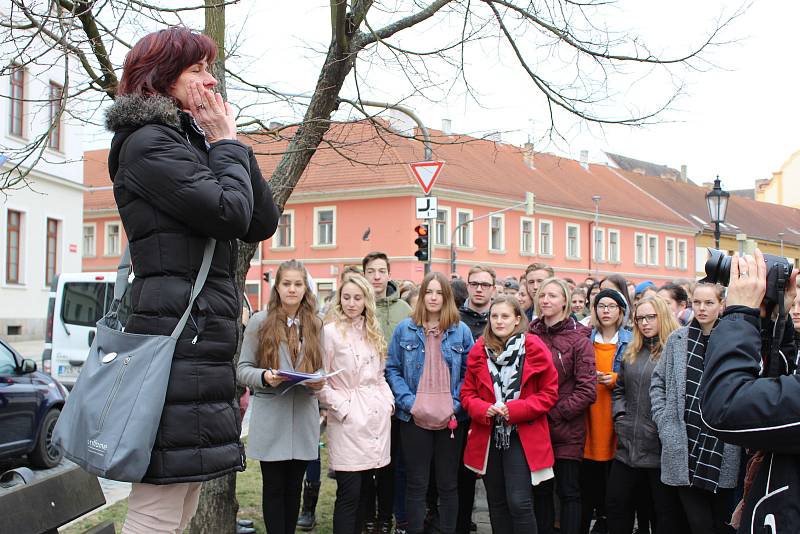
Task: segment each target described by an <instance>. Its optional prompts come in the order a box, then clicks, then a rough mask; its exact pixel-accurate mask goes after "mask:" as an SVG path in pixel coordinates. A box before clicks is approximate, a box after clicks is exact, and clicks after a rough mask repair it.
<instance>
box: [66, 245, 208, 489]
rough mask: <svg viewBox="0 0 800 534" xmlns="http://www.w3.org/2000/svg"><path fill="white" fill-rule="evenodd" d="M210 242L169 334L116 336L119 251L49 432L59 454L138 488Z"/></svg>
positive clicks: (125, 273) (123, 273)
mask: <svg viewBox="0 0 800 534" xmlns="http://www.w3.org/2000/svg"><path fill="white" fill-rule="evenodd" d="M215 245H216V241H215V240H214V239H209V240H208V242H207V243H206V248H205V252H204V254H203V263H202V265H201V267H200V271H199V272H198V273H197V279H196V280H195V283H194V286H193V287H192V294H191V298H190V299H189V305H188V306H187V307H186V311H185V312H184V313H183V316H182V317H181V319H180V321H178V324H177V326H176V327H175V330H174V331H173V332H172V335H170V336H161V335H148V334H132V333H128V332H124V331H123V325H122V324H121V323H120V321H119V318H118V311H119V307H120V303H121V302H122V297H123V296H124V295H125V291H126V290H127V288H128V277H129V275H130V272H131V261H130V250H129V249H126V250H125V254H123V256H122V259H121V261H120V264H119V268H118V270H117V281H116V285H115V286H114V301H113V302H112V303H111V306H110V308H109V311H108V313H107V314H106V315H105V316H104V317H103V318H102V319H100V320H99V321H98V322H97V335H96V336H95V338H94V342H93V343H92V347H91V348H90V349H89V356H88V357H87V358H86V363H84V365H83V369H82V370H81V373H80V375H79V376H78V380H77V382H76V383H75V387H74V388H73V389H72V392H71V393H70V395H69V398H68V399H67V403H66V405H65V406H64V409H63V411H62V412H61V416H60V417H59V418H58V422H57V423H56V427H55V430H54V434H53V442H54V443H55V444H56V446H58V447H60V448H61V449H63V451H64V456H66V457H67V458H68V459H70V460H72V461H73V462H75V463H76V464H78V465H79V466H81V467H82V468H83V469H85V470H86V471H88V472H90V473H93V474H95V475H97V476H101V477H104V478H109V479H111V480H121V481H125V482H139V481H141V480H142V478H143V477H144V475H145V473H146V472H147V468H148V466H149V464H150V453H151V451H152V449H153V444H154V443H155V440H156V432H157V431H158V425H159V421H160V420H161V412H162V410H163V409H164V399H165V398H166V395H167V385H168V384H169V373H170V367H171V365H172V355H173V353H174V352H175V345H176V344H177V342H178V336H180V334H181V332H182V331H183V328H184V326H186V322H187V321H188V320H189V314H190V313H191V311H192V305H193V304H194V301H195V299H196V298H197V295H198V294H200V291H201V290H202V289H203V285H204V284H205V281H206V277H207V276H208V271H209V268H210V267H211V259H212V257H213V255H214V247H215Z"/></svg>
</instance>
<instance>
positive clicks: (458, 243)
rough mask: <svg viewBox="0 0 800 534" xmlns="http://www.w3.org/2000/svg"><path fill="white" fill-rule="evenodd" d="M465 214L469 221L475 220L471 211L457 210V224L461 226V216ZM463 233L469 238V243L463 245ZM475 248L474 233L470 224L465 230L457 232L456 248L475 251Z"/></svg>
mask: <svg viewBox="0 0 800 534" xmlns="http://www.w3.org/2000/svg"><path fill="white" fill-rule="evenodd" d="M462 213H463V214H465V215H466V216H467V220H468V221H471V220H472V218H473V214H472V213H473V212H472V210H471V209H466V208H456V219H455V224H459V215H461V214H462ZM461 232H465V236H466V238H467V243H466V244H463V243H462V242H461ZM474 247H475V242H474V241H473V232H472V223H468V224H467V225H465V226H464V229H463V230H459V231H458V232H456V248H457V249H462V250H466V249H473V248H474Z"/></svg>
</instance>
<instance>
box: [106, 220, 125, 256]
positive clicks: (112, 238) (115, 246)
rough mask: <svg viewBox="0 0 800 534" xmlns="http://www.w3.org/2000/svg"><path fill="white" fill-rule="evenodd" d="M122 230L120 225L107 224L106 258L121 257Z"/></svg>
mask: <svg viewBox="0 0 800 534" xmlns="http://www.w3.org/2000/svg"><path fill="white" fill-rule="evenodd" d="M120 245H121V242H120V228H119V223H106V248H105V252H104V254H105V255H106V256H119V255H120V254H121V248H120Z"/></svg>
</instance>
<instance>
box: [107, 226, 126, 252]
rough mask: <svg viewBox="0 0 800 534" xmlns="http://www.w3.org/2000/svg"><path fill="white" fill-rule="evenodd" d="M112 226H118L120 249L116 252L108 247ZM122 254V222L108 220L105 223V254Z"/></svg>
mask: <svg viewBox="0 0 800 534" xmlns="http://www.w3.org/2000/svg"><path fill="white" fill-rule="evenodd" d="M111 226H116V227H117V232H118V233H117V241H118V243H117V245H118V247H119V250H117V251H116V252H114V251H111V250H109V249H108V229H109V227H111ZM121 254H122V223H121V222H113V221H108V222H105V223H103V256H120V255H121Z"/></svg>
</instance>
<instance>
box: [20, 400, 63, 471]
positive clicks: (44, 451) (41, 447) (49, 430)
mask: <svg viewBox="0 0 800 534" xmlns="http://www.w3.org/2000/svg"><path fill="white" fill-rule="evenodd" d="M59 415H61V410H58V409H53V410H50V411H49V412H47V415H45V416H44V420H43V421H42V428H41V430H39V439H38V440H37V441H36V447H34V449H33V451H31V453H30V454H29V455H28V458H29V459H30V461H31V465H33V466H34V467H40V468H43V469H49V468H51V467H55V466H57V465H58V464H59V463H61V458H63V456H64V453H62V452H61V449H59V448H58V447H56V445H55V444H54V443H53V430H54V429H55V427H56V421H58V416H59Z"/></svg>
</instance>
